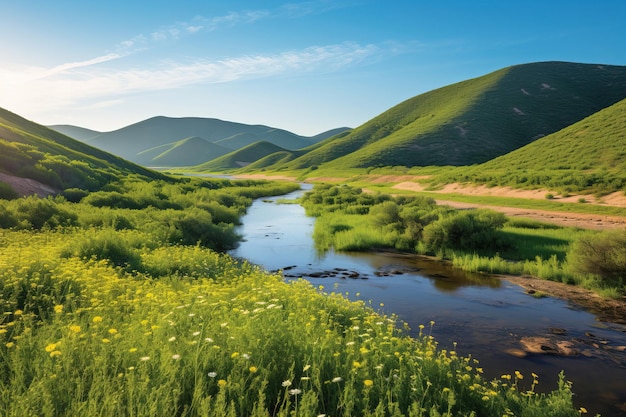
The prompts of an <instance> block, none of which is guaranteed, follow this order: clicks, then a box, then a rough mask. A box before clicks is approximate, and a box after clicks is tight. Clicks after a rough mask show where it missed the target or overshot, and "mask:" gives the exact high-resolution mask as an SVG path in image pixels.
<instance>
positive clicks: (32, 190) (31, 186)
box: [0, 172, 61, 198]
mask: <svg viewBox="0 0 626 417" xmlns="http://www.w3.org/2000/svg"><path fill="white" fill-rule="evenodd" d="M0 181H2V182H4V183H6V184H9V185H10V186H11V188H13V190H15V192H16V193H18V194H19V195H21V196H23V197H24V196H29V195H37V196H38V197H41V198H45V197H47V196H49V195H54V194H58V193H60V192H61V190H58V189H56V188H54V187H51V186H49V185H46V184H43V183H41V182H39V181H36V180H33V179H31V178H22V177H16V176H14V175H9V174H4V173H1V172H0Z"/></svg>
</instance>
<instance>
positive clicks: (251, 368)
mask: <svg viewBox="0 0 626 417" xmlns="http://www.w3.org/2000/svg"><path fill="white" fill-rule="evenodd" d="M248 370H249V371H250V372H251V373H253V374H254V373H256V371H258V369H257V367H256V366H251V367H249V368H248Z"/></svg>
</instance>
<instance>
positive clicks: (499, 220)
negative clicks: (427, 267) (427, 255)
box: [423, 210, 506, 253]
mask: <svg viewBox="0 0 626 417" xmlns="http://www.w3.org/2000/svg"><path fill="white" fill-rule="evenodd" d="M505 222H506V217H505V216H504V214H502V213H497V212H495V211H491V210H472V211H459V212H456V213H453V214H448V215H446V216H444V217H442V218H441V219H439V220H437V221H435V222H433V223H431V224H429V225H428V226H426V227H425V228H424V231H423V244H424V245H425V248H426V250H427V251H428V252H431V253H436V252H439V251H441V250H446V249H453V250H469V251H498V250H501V249H503V248H505V247H506V244H505V242H504V239H503V238H502V236H501V235H500V234H498V233H497V230H498V229H501V228H502V226H503V225H504V223H505Z"/></svg>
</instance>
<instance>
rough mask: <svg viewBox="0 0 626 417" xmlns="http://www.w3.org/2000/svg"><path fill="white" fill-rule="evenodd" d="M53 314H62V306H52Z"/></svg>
mask: <svg viewBox="0 0 626 417" xmlns="http://www.w3.org/2000/svg"><path fill="white" fill-rule="evenodd" d="M54 312H55V313H63V304H57V305H55V306H54Z"/></svg>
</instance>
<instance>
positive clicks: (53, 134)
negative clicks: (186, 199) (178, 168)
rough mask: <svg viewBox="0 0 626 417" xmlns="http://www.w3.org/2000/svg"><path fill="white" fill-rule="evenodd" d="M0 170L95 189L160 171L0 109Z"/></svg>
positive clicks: (64, 185) (56, 185)
mask: <svg viewBox="0 0 626 417" xmlns="http://www.w3.org/2000/svg"><path fill="white" fill-rule="evenodd" d="M0 171H1V172H3V173H6V174H10V175H13V176H17V177H23V178H31V179H34V180H37V181H39V182H41V183H43V184H46V185H49V186H51V187H54V188H56V189H60V190H63V189H67V188H82V189H87V190H95V189H99V188H100V187H102V186H103V185H104V184H106V183H108V182H109V181H111V180H112V179H114V178H119V177H120V176H128V175H135V174H138V175H141V176H144V177H148V178H165V177H164V176H162V175H161V174H158V173H156V172H154V171H150V170H147V169H145V168H142V167H140V166H138V165H135V164H133V163H130V162H128V161H125V160H123V159H121V158H119V157H117V156H114V155H111V154H109V153H106V152H103V151H101V150H99V149H96V148H93V147H91V146H89V145H87V144H85V143H82V142H78V141H76V140H74V139H72V138H69V137H67V136H65V135H63V134H61V133H59V132H57V131H55V130H52V129H49V128H47V127H45V126H41V125H38V124H36V123H34V122H31V121H29V120H26V119H24V118H22V117H20V116H18V115H17V114H14V113H11V112H9V111H7V110H4V109H0Z"/></svg>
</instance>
